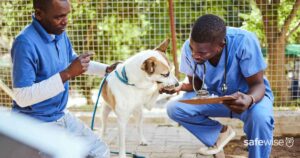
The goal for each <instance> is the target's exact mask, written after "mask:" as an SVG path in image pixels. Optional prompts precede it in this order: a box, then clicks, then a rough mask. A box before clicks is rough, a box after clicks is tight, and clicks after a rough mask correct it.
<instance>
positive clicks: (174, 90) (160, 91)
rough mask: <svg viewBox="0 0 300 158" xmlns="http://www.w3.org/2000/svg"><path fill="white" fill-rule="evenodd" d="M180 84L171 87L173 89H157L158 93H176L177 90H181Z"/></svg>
mask: <svg viewBox="0 0 300 158" xmlns="http://www.w3.org/2000/svg"><path fill="white" fill-rule="evenodd" d="M182 85H183V84H179V86H177V87H175V88H173V89H165V88H162V89H160V90H159V93H160V94H162V93H166V94H174V93H177V92H180V91H181V90H182Z"/></svg>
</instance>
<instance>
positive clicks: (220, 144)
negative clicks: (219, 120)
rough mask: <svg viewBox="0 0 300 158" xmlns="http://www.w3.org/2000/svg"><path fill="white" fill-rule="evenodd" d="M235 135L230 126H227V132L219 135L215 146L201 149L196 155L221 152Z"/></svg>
mask: <svg viewBox="0 0 300 158" xmlns="http://www.w3.org/2000/svg"><path fill="white" fill-rule="evenodd" d="M235 134H236V133H235V131H234V130H233V129H232V128H231V127H230V126H227V130H226V131H225V132H223V133H220V135H219V138H218V140H217V142H216V145H214V146H211V147H202V148H200V149H199V150H198V153H200V154H202V155H214V154H217V153H219V152H220V151H222V150H223V148H224V146H225V145H226V144H227V143H228V142H230V140H232V139H233V138H234V136H235Z"/></svg>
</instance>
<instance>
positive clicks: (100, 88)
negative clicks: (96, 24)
mask: <svg viewBox="0 0 300 158" xmlns="http://www.w3.org/2000/svg"><path fill="white" fill-rule="evenodd" d="M115 74H116V75H117V77H118V78H119V79H120V81H122V82H123V83H125V84H127V85H131V86H134V84H129V83H128V78H127V76H126V71H125V66H124V67H123V69H122V77H123V78H122V77H121V76H120V75H119V73H118V72H117V71H115ZM108 75H109V74H105V76H104V78H103V80H102V81H101V83H100V87H99V91H98V96H97V100H96V103H95V105H94V111H93V117H92V122H91V129H92V130H94V122H95V116H96V111H97V107H98V102H99V98H100V95H101V92H102V89H103V85H104V83H105V81H106V79H107V76H108ZM110 153H112V154H119V152H117V151H111V152H110ZM126 155H130V156H132V158H145V157H144V156H138V155H136V154H133V153H130V152H126Z"/></svg>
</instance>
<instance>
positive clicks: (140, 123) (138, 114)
mask: <svg viewBox="0 0 300 158" xmlns="http://www.w3.org/2000/svg"><path fill="white" fill-rule="evenodd" d="M134 115H135V117H136V127H137V130H138V134H139V143H140V145H142V146H146V145H147V144H148V142H147V140H146V138H145V137H144V129H143V109H142V108H139V109H137V110H135V111H134Z"/></svg>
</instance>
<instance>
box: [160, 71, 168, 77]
mask: <svg viewBox="0 0 300 158" xmlns="http://www.w3.org/2000/svg"><path fill="white" fill-rule="evenodd" d="M161 75H162V76H164V77H169V75H170V72H168V73H167V74H161Z"/></svg>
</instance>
